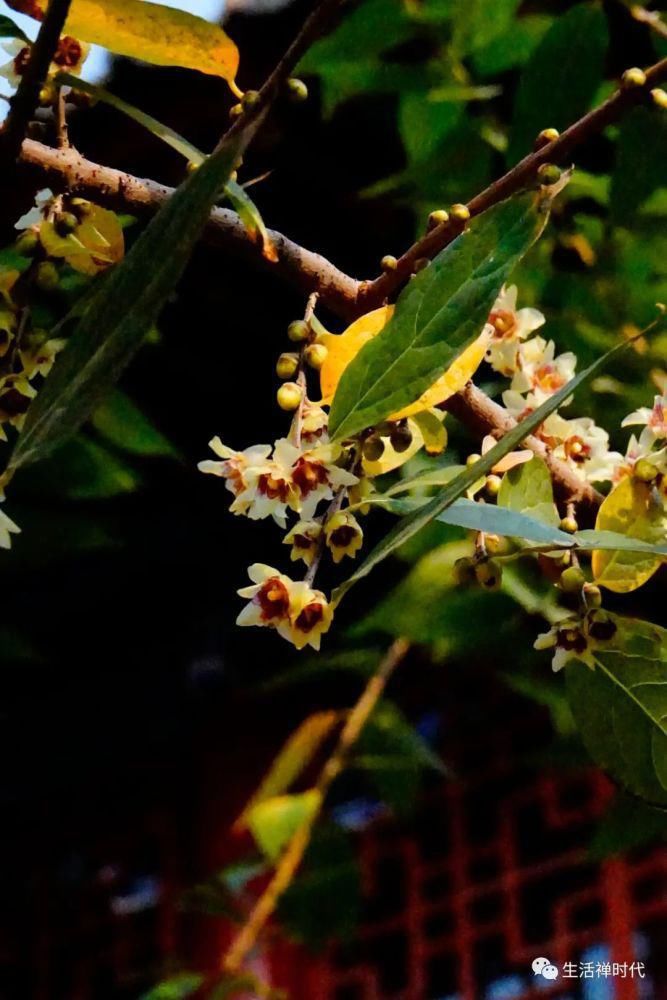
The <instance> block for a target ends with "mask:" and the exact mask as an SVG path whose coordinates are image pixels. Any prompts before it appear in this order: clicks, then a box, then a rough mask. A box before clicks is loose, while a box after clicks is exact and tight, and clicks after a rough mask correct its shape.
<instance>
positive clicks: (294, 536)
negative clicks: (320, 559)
mask: <svg viewBox="0 0 667 1000" xmlns="http://www.w3.org/2000/svg"><path fill="white" fill-rule="evenodd" d="M321 537H322V525H321V524H320V522H319V521H297V523H296V524H295V525H294V527H293V528H292V530H291V531H289V532H288V533H287V534H286V535H285V537H284V538H283V544H284V545H291V546H292V549H291V551H290V559H291V560H292V562H296V561H297V559H303V561H304V562H305V564H306V566H311V565H312V562H313V560H314V558H315V556H316V554H317V550H318V548H319V540H320V538H321Z"/></svg>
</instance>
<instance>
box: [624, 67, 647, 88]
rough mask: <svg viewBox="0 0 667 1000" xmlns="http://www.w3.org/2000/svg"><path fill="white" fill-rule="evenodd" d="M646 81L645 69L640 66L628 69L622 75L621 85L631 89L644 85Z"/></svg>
mask: <svg viewBox="0 0 667 1000" xmlns="http://www.w3.org/2000/svg"><path fill="white" fill-rule="evenodd" d="M645 83H646V73H645V72H644V70H643V69H639V67H638V66H633V67H632V68H631V69H626V71H625V73H624V74H623V76H622V77H621V86H622V87H623V88H624V89H626V90H630V89H631V88H632V87H643V86H644V84H645Z"/></svg>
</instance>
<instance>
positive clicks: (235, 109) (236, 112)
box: [229, 104, 243, 121]
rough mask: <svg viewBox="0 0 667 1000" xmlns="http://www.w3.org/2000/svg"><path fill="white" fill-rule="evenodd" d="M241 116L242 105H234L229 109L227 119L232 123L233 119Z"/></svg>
mask: <svg viewBox="0 0 667 1000" xmlns="http://www.w3.org/2000/svg"><path fill="white" fill-rule="evenodd" d="M242 114H243V105H242V104H234V105H232V107H231V108H230V109H229V117H230V118H231V119H232V121H234V119H236V118H240V117H241V115H242Z"/></svg>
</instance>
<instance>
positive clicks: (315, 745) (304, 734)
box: [234, 712, 339, 829]
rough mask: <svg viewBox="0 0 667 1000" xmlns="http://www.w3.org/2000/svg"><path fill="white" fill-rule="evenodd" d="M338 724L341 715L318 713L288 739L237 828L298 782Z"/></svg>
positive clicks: (241, 816) (236, 824)
mask: <svg viewBox="0 0 667 1000" xmlns="http://www.w3.org/2000/svg"><path fill="white" fill-rule="evenodd" d="M338 721H339V714H338V712H315V713H313V715H310V716H308V718H307V719H305V720H304V722H302V723H301V725H300V726H299V727H298V729H296V730H295V731H294V732H293V733H292V735H291V736H290V737H289V739H288V740H287V742H286V743H285V745H284V746H283V747H282V749H281V750H280V752H279V753H278V755H277V757H276V758H275V760H274V761H273V764H272V765H271V767H270V769H269V772H268V774H267V775H266V776H265V778H264V779H263V781H262V783H261V785H260V786H259V788H258V789H257V791H256V792H255V794H254V795H253V797H252V798H251V799H250V802H249V803H248V805H247V806H246V807H245V809H244V810H243V812H242V813H241V815H240V816H239V818H238V820H237V821H236V823H235V824H234V825H235V827H236V828H237V829H243V828H244V827H245V826H246V824H247V822H248V819H249V816H250V813H251V812H252V810H253V809H254V808H255V807H256V806H257V805H258V804H259V803H260V802H265V801H266V800H267V799H271V798H274V797H275V796H276V795H281V794H282V793H283V792H285V791H287V789H288V788H289V787H290V786H291V785H292V784H293V783H294V782H295V781H296V779H297V778H298V777H299V775H300V774H302V772H303V771H304V770H305V768H306V767H307V766H308V764H309V763H310V761H311V760H312V759H313V757H314V756H315V754H316V753H317V751H318V750H319V748H320V747H321V745H322V743H323V742H324V740H325V739H326V738H327V736H328V735H329V734H330V733H331V731H332V730H333V728H334V726H336V724H337V723H338Z"/></svg>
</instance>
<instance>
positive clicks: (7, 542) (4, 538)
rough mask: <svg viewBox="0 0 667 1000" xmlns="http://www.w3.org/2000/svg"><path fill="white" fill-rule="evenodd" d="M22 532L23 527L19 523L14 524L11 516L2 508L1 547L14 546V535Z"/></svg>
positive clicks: (0, 517)
mask: <svg viewBox="0 0 667 1000" xmlns="http://www.w3.org/2000/svg"><path fill="white" fill-rule="evenodd" d="M20 533H21V529H20V528H19V526H18V525H17V524H14V522H13V521H12V519H11V518H10V517H7V515H6V514H5V512H4V511H2V510H0V549H11V547H12V539H11V536H12V535H18V534H20Z"/></svg>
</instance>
